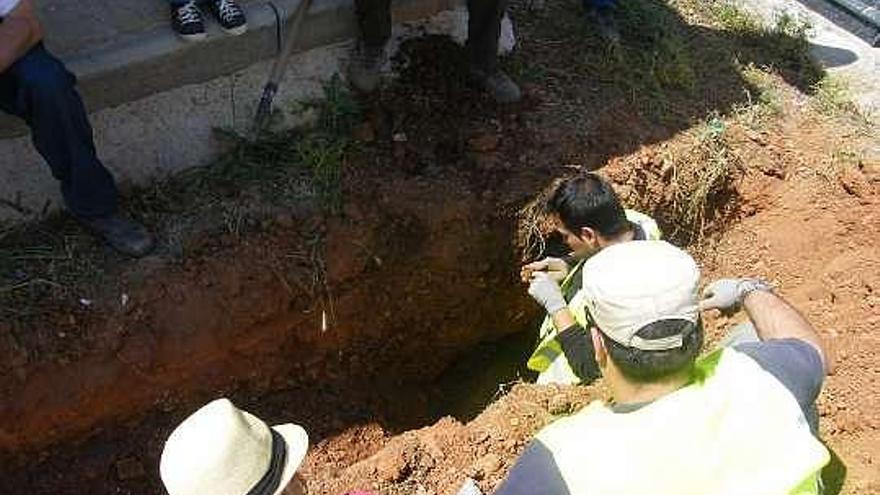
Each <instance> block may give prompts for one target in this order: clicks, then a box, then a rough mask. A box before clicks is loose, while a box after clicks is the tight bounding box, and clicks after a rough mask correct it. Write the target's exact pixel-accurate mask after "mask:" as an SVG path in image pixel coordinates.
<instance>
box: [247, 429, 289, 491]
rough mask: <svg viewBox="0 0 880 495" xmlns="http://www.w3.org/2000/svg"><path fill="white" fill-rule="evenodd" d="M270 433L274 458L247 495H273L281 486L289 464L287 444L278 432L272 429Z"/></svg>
mask: <svg viewBox="0 0 880 495" xmlns="http://www.w3.org/2000/svg"><path fill="white" fill-rule="evenodd" d="M269 431H271V432H272V458H271V459H270V460H269V469H268V470H267V471H266V474H264V475H263V477H262V478H260V481H258V482H257V484H256V485H254V487H253V488H251V489H250V491H248V492H247V495H272V494H274V493H275V491H276V490H278V486H279V485H281V477H282V476H283V475H284V466H285V465H286V464H287V442H285V441H284V437H282V436H281V435H280V434H279V433H278V432H277V431H275V430H273V429H271V428H270V429H269Z"/></svg>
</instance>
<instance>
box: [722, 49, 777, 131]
mask: <svg viewBox="0 0 880 495" xmlns="http://www.w3.org/2000/svg"><path fill="white" fill-rule="evenodd" d="M741 73H742V75H743V78H744V79H745V80H746V82H748V83H749V84H750V85H751V86H752V88H753V89H751V90H750V89H748V88H746V89H744V91H745V92H746V102H745V103H739V104H736V105H734V107H733V114H734V115H735V116H736V118H737V120H738V121H739V122H741V123H742V124H744V125H745V126H746V127H748V128H750V129H752V130H761V129H763V128H764V127H765V126H766V125H767V124H768V123H770V122H771V121H772V120H773V119H775V118H777V117H779V116H780V115H781V114H782V112H783V109H784V106H783V98H782V94H781V92H780V91H781V90H780V88H779V86H778V85H779V82H778V80H777V79H776V78H774V77H773V74H772V73H770V72H768V71H766V70H762V69H759V68H758V67H756V66H754V65H753V64H750V65H749V66H746V67H743V68H742V69H741Z"/></svg>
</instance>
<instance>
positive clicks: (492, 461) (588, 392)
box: [303, 384, 602, 495]
mask: <svg viewBox="0 0 880 495" xmlns="http://www.w3.org/2000/svg"><path fill="white" fill-rule="evenodd" d="M601 394H602V391H601V390H600V389H598V388H596V387H589V388H588V387H541V386H536V385H525V384H519V385H515V386H513V388H511V389H510V391H509V392H508V393H507V394H505V395H504V396H503V397H502V398H500V399H499V400H498V401H497V402H495V403H493V404H492V405H491V406H489V408H487V409H486V411H484V412H483V413H482V414H480V416H478V417H477V418H476V419H474V420H473V421H471V422H469V423H467V424H462V423H460V422H458V421H457V420H455V419H453V418H444V419H442V420H440V421H439V422H437V423H435V424H434V425H432V426H430V427H427V428H422V429H420V430H416V431H411V432H407V433H404V434H402V435H398V436H396V437H393V438H390V439H383V440H382V441H381V442H380V443H381V444H383V446H382V449H381V450H379V451H378V452H376V453H375V454H373V455H370V456H369V457H366V458H364V459H362V460H358V462H355V463H351V461H350V459H345V460H344V461H343V462H339V460H338V456H337V455H336V454H335V453H336V452H340V451H342V452H348V453H350V452H351V451H352V450H353V449H352V445H351V444H352V441H351V438H345V437H344V438H334V439H332V440H328V441H325V442H322V443H320V444H318V445H317V446H316V447H315V448H314V449H313V451H312V452H311V453H310V454H309V457H308V462H307V463H306V465H305V467H304V468H303V474H304V475H305V476H306V478H307V479H308V480H309V490H310V492H311V493H322V494H323V493H328V494H329V493H335V494H341V493H347V492H348V491H354V490H358V489H360V490H372V491H375V492H376V493H381V494H385V495H404V494H406V495H411V494H422V495H429V494H454V493H456V491H457V490H458V488H459V487H460V486H461V484H462V482H463V481H464V480H465V478H467V477H471V478H473V479H475V480H477V481H478V483H479V485H480V486H481V488H482V489H483V490H484V491H486V492H487V493H491V491H492V489H493V488H494V487H495V486H497V485H498V483H500V482H501V480H503V479H504V477H505V475H506V473H507V471H508V470H509V468H510V467H511V464H512V462H513V461H514V460H515V459H516V458H517V457H518V456H519V454H520V453H521V452H522V449H523V448H524V447H525V445H526V444H527V443H528V442H529V440H530V439H531V437H532V436H533V435H534V434H535V432H537V431H538V430H539V429H540V428H541V427H542V426H544V425H546V424H548V423H549V422H551V421H552V420H553V419H554V418H557V417H560V416H563V415H567V414H571V413H572V412H574V411H577V410H579V409H580V408H581V407H582V406H584V405H585V404H587V403H588V402H590V401H592V400H594V399H596V398H598V397H601V396H602V395H601ZM355 450H356V449H355Z"/></svg>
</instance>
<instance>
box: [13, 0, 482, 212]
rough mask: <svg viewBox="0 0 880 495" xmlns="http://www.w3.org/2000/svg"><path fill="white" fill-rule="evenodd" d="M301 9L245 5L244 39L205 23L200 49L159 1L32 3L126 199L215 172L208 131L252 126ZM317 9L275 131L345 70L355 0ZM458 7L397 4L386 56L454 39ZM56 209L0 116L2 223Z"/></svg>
mask: <svg viewBox="0 0 880 495" xmlns="http://www.w3.org/2000/svg"><path fill="white" fill-rule="evenodd" d="M298 1H299V0H272V2H271V3H269V2H266V1H265V0H261V1H248V2H247V3H245V4H244V5H245V6H246V8H247V13H248V15H249V25H250V29H249V31H248V33H246V34H244V35H242V36H239V37H235V38H231V37H229V36H225V35H223V34H222V33H221V32H220V30H219V29H218V28H217V27H216V25H214V24H213V23H210V25H209V29H210V33H209V37H208V39H207V40H206V41H204V42H199V43H187V42H184V41H181V40H179V39H178V38H177V37H176V36H175V35H174V33H173V32H172V31H171V29H170V27H169V24H168V12H167V6H166V5H165V0H113V1H111V0H91V1H89V2H71V1H70V0H38V4H39V5H40V6H41V7H42V8H43V12H42V15H43V19H44V21H45V25H46V28H47V32H48V37H47V44H48V45H49V47H50V49H51V50H52V51H53V52H55V53H56V54H57V55H59V56H60V57H62V58H63V59H64V60H65V62H66V63H67V64H68V66H69V68H70V69H71V70H72V71H73V72H74V73H76V74H77V75H78V76H79V77H80V92H81V93H82V94H83V96H84V99H85V101H86V105H87V106H88V107H89V110H90V120H91V123H92V127H93V128H94V136H95V144H96V147H97V149H98V155H99V157H100V158H101V160H102V161H103V162H104V164H105V165H106V166H107V168H109V169H110V171H111V172H112V173H113V174H114V176H115V177H116V180H117V182H118V183H119V185H120V186H121V187H122V188H123V190H125V189H126V187H127V186H130V185H146V184H149V183H151V182H152V181H155V180H160V179H162V178H164V177H167V176H168V175H169V174H173V173H176V172H179V171H181V170H184V169H187V168H191V167H196V166H202V165H207V164H209V163H212V162H213V161H214V160H216V159H217V157H218V156H220V155H221V154H222V153H223V151H224V149H225V146H227V145H228V142H226V141H224V140H222V139H218V137H217V133H216V132H215V129H217V128H222V129H233V130H235V131H237V132H246V131H247V130H248V129H250V126H251V123H252V119H253V115H254V111H255V109H256V108H255V107H256V103H257V101H258V99H259V97H260V94H261V89H262V86H263V84H264V83H265V81H266V78H267V77H268V75H269V72H270V69H271V65H272V56H273V55H275V54H276V53H277V50H278V39H277V37H278V32H277V26H278V25H279V22H278V20H279V19H285V18H288V17H289V16H290V15H292V14H293V13H294V12H295V10H296V6H297V2H298ZM314 2H315V3H313V4H312V8H311V9H310V11H309V15H308V16H307V17H306V19H305V20H304V23H303V25H302V27H303V30H302V33H301V34H302V43H300V45H299V48H300V49H299V51H300V53H297V54H295V55H294V56H293V58H292V59H291V60H290V63H289V65H288V68H287V71H286V75H285V79H284V83H283V84H282V86H281V89H280V91H279V92H278V95H277V96H276V98H275V105H274V112H273V123H275V124H276V125H278V126H279V127H282V128H283V127H289V126H291V125H296V124H298V123H302V122H303V121H308V119H309V116H308V113H306V114H303V113H302V105H300V104H299V102H302V101H303V100H308V99H313V98H317V97H320V96H321V94H323V85H324V84H326V82H327V81H329V80H331V79H332V78H333V76H334V74H338V73H342V72H344V64H345V62H346V59H347V57H348V53H349V48H350V43H349V42H347V41H346V40H351V39H353V38H354V37H355V35H356V24H355V19H354V13H353V5H352V0H314ZM77 4H79V5H85V6H86V7H84V8H85V10H83V11H82V12H84V13H82V14H78V13H77V11H76V10H75V9H74V8H73V5H77ZM94 4H98V5H99V6H100V5H103V6H105V7H106V8H107V9H108V10H107V11H106V12H102V11H101V9H100V8H98V7H96V5H94ZM457 4H458V0H397V1H396V2H395V3H394V8H393V17H394V19H395V21H396V25H395V29H394V32H395V35H394V39H393V40H392V43H391V45H392V46H391V47H390V49H393V46H394V45H395V44H396V43H399V40H400V38H401V37H408V36H418V35H421V34H423V33H425V32H431V33H434V34H453V33H457V34H456V36H458V38H462V37H463V36H464V32H465V31H466V25H467V20H466V13H465V12H464V11H463V9H461V8H458V9H456V8H455V6H456V5H457ZM124 5H128V7H129V8H128V9H125V8H123V6H124ZM276 10H277V11H278V12H279V15H278V16H276V14H275V11H276ZM441 11H445V12H441ZM438 12H440V13H439V14H438V15H434V14H437V13H438ZM410 21H414V22H410ZM77 22H79V23H81V24H80V25H73V24H75V23H77ZM426 29H427V31H425V30H426ZM61 205H62V201H61V197H60V194H59V191H58V182H57V181H56V180H55V179H54V178H52V176H51V174H50V173H49V167H48V166H46V164H45V162H44V160H43V159H42V157H41V156H40V155H39V154H38V153H37V152H36V150H35V149H34V147H33V145H32V144H31V142H30V136H29V135H28V132H27V128H26V127H25V126H23V125H22V124H21V123H20V122H19V121H18V120H17V119H14V118H12V117H6V116H5V115H4V114H2V113H0V225H3V224H6V223H18V222H23V221H30V220H35V219H38V218H40V217H41V216H42V215H43V213H45V212H50V211H53V210H56V209H58V208H59V207H60V206H61Z"/></svg>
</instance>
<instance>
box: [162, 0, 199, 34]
mask: <svg viewBox="0 0 880 495" xmlns="http://www.w3.org/2000/svg"><path fill="white" fill-rule="evenodd" d="M171 27H172V28H173V29H174V32H175V33H177V34H178V36H180V37H181V38H183V39H185V40H187V41H199V40H203V39H205V36H207V35H206V34H205V22H204V21H203V20H202V12H201V11H200V10H199V7H198V6H197V5H196V3H195V2H188V3H185V4H183V5H181V6H180V7H173V6H172V7H171Z"/></svg>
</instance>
